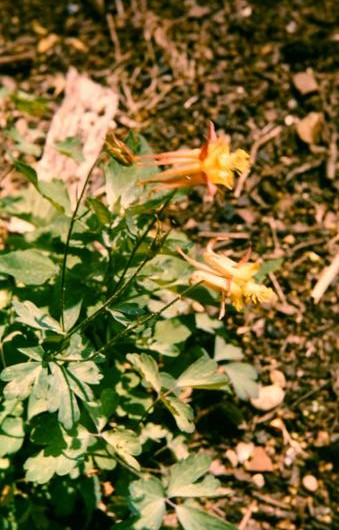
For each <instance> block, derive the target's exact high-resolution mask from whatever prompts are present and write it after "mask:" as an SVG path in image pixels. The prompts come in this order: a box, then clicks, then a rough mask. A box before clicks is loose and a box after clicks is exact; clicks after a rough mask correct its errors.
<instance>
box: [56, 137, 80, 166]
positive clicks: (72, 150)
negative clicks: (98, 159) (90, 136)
mask: <svg viewBox="0 0 339 530" xmlns="http://www.w3.org/2000/svg"><path fill="white" fill-rule="evenodd" d="M54 147H55V149H56V150H57V151H59V153H61V154H63V155H65V156H68V157H70V158H73V160H75V161H76V162H79V163H80V162H83V161H84V160H85V157H84V154H83V152H82V143H81V140H80V138H79V137H78V136H67V138H65V139H64V140H58V141H57V142H55V143H54Z"/></svg>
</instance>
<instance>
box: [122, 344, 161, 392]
mask: <svg viewBox="0 0 339 530" xmlns="http://www.w3.org/2000/svg"><path fill="white" fill-rule="evenodd" d="M127 360H128V361H129V362H130V363H131V364H133V366H134V367H135V368H136V369H137V370H138V372H140V374H141V375H142V377H143V378H144V379H145V380H146V382H147V383H149V384H150V385H151V387H152V388H154V390H155V391H156V392H157V393H158V394H159V392H160V389H161V382H160V374H159V369H158V365H157V363H156V362H155V360H154V359H153V357H151V356H150V355H146V354H145V353H142V354H140V355H138V354H137V353H129V354H128V355H127Z"/></svg>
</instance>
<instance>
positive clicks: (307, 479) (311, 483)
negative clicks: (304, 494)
mask: <svg viewBox="0 0 339 530" xmlns="http://www.w3.org/2000/svg"><path fill="white" fill-rule="evenodd" d="M303 486H304V488H305V489H306V490H307V491H312V492H314V491H317V489H318V481H317V479H316V478H315V477H314V476H313V475H305V476H304V478H303Z"/></svg>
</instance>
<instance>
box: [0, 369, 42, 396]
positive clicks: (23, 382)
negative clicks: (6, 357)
mask: <svg viewBox="0 0 339 530" xmlns="http://www.w3.org/2000/svg"><path fill="white" fill-rule="evenodd" d="M41 370H42V365H41V362H36V361H31V362H25V363H19V364H14V365H12V366H8V367H7V368H5V369H4V370H3V371H2V372H1V379H2V381H10V383H8V384H7V385H6V386H5V388H4V396H5V397H6V399H14V398H16V399H20V400H24V399H26V398H27V397H28V396H29V395H30V393H31V391H32V387H33V385H34V382H35V380H36V379H37V378H38V377H39V374H40V372H41Z"/></svg>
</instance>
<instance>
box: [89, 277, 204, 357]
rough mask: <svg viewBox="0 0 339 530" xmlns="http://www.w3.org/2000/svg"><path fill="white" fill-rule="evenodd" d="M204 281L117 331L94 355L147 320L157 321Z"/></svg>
mask: <svg viewBox="0 0 339 530" xmlns="http://www.w3.org/2000/svg"><path fill="white" fill-rule="evenodd" d="M201 284H202V282H199V283H196V284H194V285H190V287H187V289H185V290H184V291H183V292H182V293H181V294H179V295H178V296H176V297H175V298H174V299H173V300H172V301H171V302H168V304H166V305H164V307H162V308H161V309H160V311H158V312H157V313H151V314H150V315H147V317H145V318H144V319H143V320H141V321H139V322H133V324H130V325H128V326H126V328H125V329H123V330H122V331H120V332H119V333H117V334H116V335H114V337H113V338H112V339H111V340H110V341H108V342H107V343H106V344H105V345H104V346H102V348H100V349H99V350H97V351H96V352H95V353H94V354H93V356H94V355H99V354H100V353H103V352H104V351H105V350H106V349H107V348H109V347H110V346H112V344H114V343H115V342H116V341H117V340H119V339H121V337H123V336H124V335H127V334H129V333H130V331H133V329H135V328H137V327H139V326H143V325H144V324H146V323H147V322H149V321H150V320H152V319H154V320H155V322H156V321H157V320H158V319H159V318H160V316H161V315H162V313H163V312H164V311H166V309H168V308H169V307H171V306H172V305H173V304H175V303H176V302H178V301H179V300H181V298H182V297H183V296H185V295H186V294H188V293H189V292H191V291H193V290H194V289H196V288H197V287H198V286H199V285H201Z"/></svg>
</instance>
